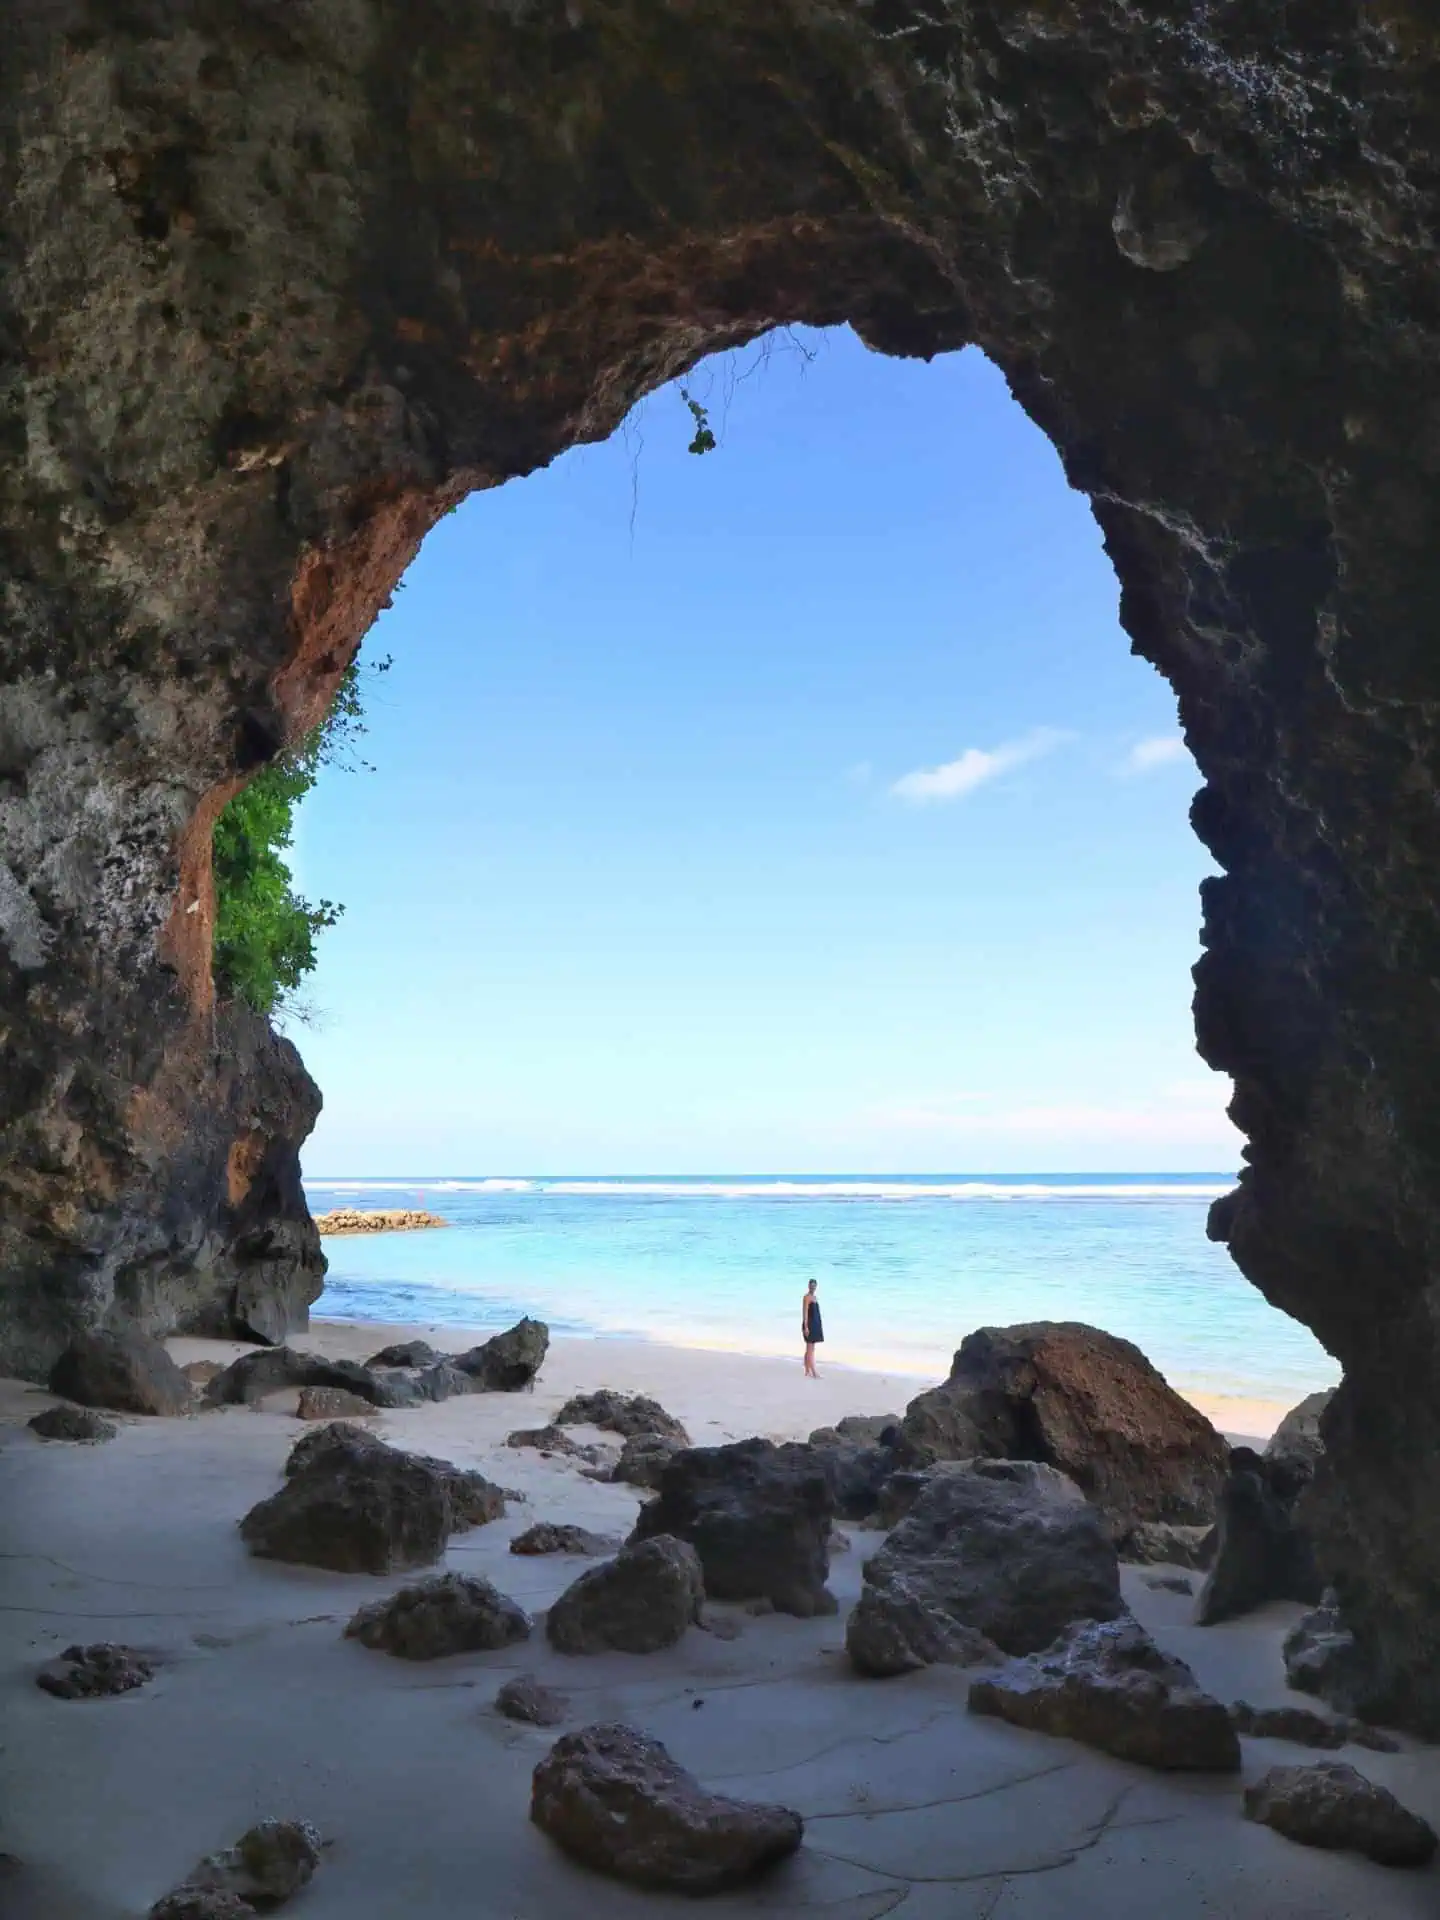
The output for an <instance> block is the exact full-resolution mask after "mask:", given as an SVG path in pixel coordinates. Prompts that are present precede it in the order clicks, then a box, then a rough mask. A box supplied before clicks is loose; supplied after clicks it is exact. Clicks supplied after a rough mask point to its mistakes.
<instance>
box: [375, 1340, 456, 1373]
mask: <svg viewBox="0 0 1440 1920" xmlns="http://www.w3.org/2000/svg"><path fill="white" fill-rule="evenodd" d="M440 1357H441V1356H440V1355H439V1354H438V1353H437V1352H436V1351H435V1349H434V1347H432V1346H431V1344H430V1342H429V1341H428V1340H399V1341H397V1342H396V1343H395V1345H394V1346H390V1347H381V1349H380V1351H379V1352H378V1353H372V1354H371V1356H370V1358H369V1359H368V1360H367V1361H366V1362H365V1364H366V1366H367V1367H433V1366H434V1365H435V1364H436V1362H437V1361H438V1360H439V1359H440Z"/></svg>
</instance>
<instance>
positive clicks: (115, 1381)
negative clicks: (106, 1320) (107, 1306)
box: [50, 1327, 195, 1414]
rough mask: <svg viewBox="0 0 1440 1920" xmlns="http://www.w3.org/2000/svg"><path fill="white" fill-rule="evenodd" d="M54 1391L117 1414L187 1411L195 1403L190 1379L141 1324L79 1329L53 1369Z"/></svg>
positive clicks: (177, 1412)
mask: <svg viewBox="0 0 1440 1920" xmlns="http://www.w3.org/2000/svg"><path fill="white" fill-rule="evenodd" d="M50 1391H51V1392H52V1393H58V1394H61V1395H63V1396H64V1398H65V1399H67V1400H77V1401H79V1403H80V1405H81V1406H82V1407H109V1408H112V1409H113V1410H114V1411H115V1412H116V1413H154V1414H179V1413H189V1412H190V1410H191V1408H192V1407H193V1406H194V1404H195V1393H194V1389H193V1388H192V1387H191V1385H190V1382H189V1381H188V1380H187V1379H186V1378H185V1376H184V1374H183V1373H181V1371H180V1369H179V1368H178V1367H177V1366H176V1364H175V1362H174V1361H173V1360H172V1359H171V1358H170V1356H169V1354H168V1353H167V1352H166V1351H165V1349H164V1347H162V1346H161V1344H160V1342H159V1341H158V1340H152V1339H151V1337H150V1335H149V1334H147V1333H142V1332H141V1331H140V1329H139V1328H138V1327H121V1328H120V1329H119V1330H118V1331H116V1332H111V1331H108V1330H105V1329H102V1330H100V1331H98V1332H94V1333H77V1334H76V1336H75V1338H74V1339H73V1340H72V1341H71V1342H70V1344H69V1346H68V1347H67V1348H66V1349H65V1351H64V1353H62V1354H61V1356H60V1358H59V1359H58V1360H57V1361H56V1362H55V1365H54V1366H53V1367H52V1368H51V1370H50Z"/></svg>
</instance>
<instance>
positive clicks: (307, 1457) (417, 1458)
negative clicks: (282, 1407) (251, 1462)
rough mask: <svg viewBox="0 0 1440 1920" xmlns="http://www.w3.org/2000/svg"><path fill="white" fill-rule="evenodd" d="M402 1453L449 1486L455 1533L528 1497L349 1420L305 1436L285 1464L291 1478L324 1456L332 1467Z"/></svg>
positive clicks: (484, 1521) (481, 1523)
mask: <svg viewBox="0 0 1440 1920" xmlns="http://www.w3.org/2000/svg"><path fill="white" fill-rule="evenodd" d="M397 1454H398V1455H399V1456H400V1457H401V1458H402V1459H405V1460H409V1461H412V1462H413V1463H415V1464H416V1465H418V1466H421V1467H424V1468H426V1469H427V1470H428V1471H429V1472H430V1473H431V1474H433V1475H434V1476H435V1478H436V1479H437V1480H439V1481H440V1482H441V1484H442V1485H443V1486H444V1488H445V1491H446V1493H447V1494H448V1495H449V1498H450V1505H451V1509H452V1514H451V1531H452V1532H454V1533H464V1532H466V1531H467V1530H468V1529H469V1528H471V1527H483V1526H486V1525H488V1523H489V1522H490V1521H491V1520H499V1519H500V1518H501V1517H502V1516H503V1515H504V1512H505V1503H506V1501H507V1500H520V1501H523V1500H524V1498H525V1496H524V1495H523V1494H520V1493H509V1492H507V1491H506V1489H505V1488H504V1487H497V1486H496V1485H495V1484H494V1482H493V1481H490V1480H487V1479H486V1478H485V1475H484V1474H483V1473H477V1472H474V1471H472V1470H471V1469H469V1468H467V1467H457V1466H456V1465H455V1464H454V1462H453V1461H450V1460H437V1459H435V1458H434V1457H433V1456H432V1455H430V1454H428V1453H408V1452H404V1451H403V1450H402V1449H400V1448H397V1447H392V1446H391V1445H390V1443H389V1442H388V1441H386V1440H383V1439H381V1437H380V1435H379V1434H378V1433H372V1432H371V1431H370V1429H369V1428H368V1427H357V1426H356V1425H354V1423H353V1422H352V1421H349V1420H335V1421H331V1422H330V1424H329V1425H328V1426H324V1427H317V1428H315V1429H314V1430H313V1431H312V1432H310V1433H305V1434H302V1435H301V1436H300V1438H299V1439H298V1440H297V1441H296V1442H295V1444H294V1446H293V1447H292V1448H291V1449H290V1454H289V1458H288V1459H287V1460H286V1462H285V1477H286V1479H287V1480H290V1479H294V1478H295V1476H296V1475H297V1474H301V1473H304V1472H306V1471H307V1470H308V1469H309V1468H311V1467H313V1466H314V1465H315V1464H316V1463H317V1462H318V1461H321V1460H329V1461H330V1462H331V1464H332V1465H334V1464H336V1463H337V1462H339V1461H341V1460H344V1461H346V1462H348V1463H349V1464H351V1465H352V1466H356V1467H362V1466H363V1462H364V1461H365V1460H366V1459H371V1458H375V1457H377V1456H379V1457H390V1458H394V1457H395V1456H396V1455H397Z"/></svg>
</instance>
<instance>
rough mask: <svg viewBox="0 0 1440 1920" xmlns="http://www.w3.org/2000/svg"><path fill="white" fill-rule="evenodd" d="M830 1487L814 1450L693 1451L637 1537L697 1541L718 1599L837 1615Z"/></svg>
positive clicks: (664, 1476) (762, 1443) (672, 1473)
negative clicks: (832, 1587) (833, 1591)
mask: <svg viewBox="0 0 1440 1920" xmlns="http://www.w3.org/2000/svg"><path fill="white" fill-rule="evenodd" d="M834 1512H835V1502H834V1496H833V1495H832V1493H831V1491H830V1482H829V1480H828V1479H827V1478H826V1476H825V1473H824V1471H823V1470H822V1469H821V1468H820V1467H819V1466H817V1464H816V1461H815V1456H814V1454H813V1453H812V1451H811V1449H810V1448H809V1447H805V1446H799V1445H786V1446H779V1447H777V1446H775V1445H774V1444H773V1443H772V1442H771V1441H769V1440H738V1441H736V1442H735V1443H734V1444H733V1445H731V1446H727V1447H688V1448H685V1449H683V1450H682V1451H681V1452H679V1453H677V1454H676V1455H675V1456H674V1457H673V1458H672V1459H671V1460H670V1461H669V1463H668V1464H667V1465H666V1467H665V1468H664V1470H663V1472H662V1473H661V1475H660V1491H659V1494H658V1496H657V1498H655V1499H654V1500H652V1501H651V1502H650V1504H649V1505H648V1506H646V1507H644V1508H642V1509H641V1512H640V1517H639V1519H638V1520H637V1521H636V1523H635V1532H634V1534H633V1535H632V1538H633V1539H635V1540H648V1539H651V1538H653V1537H654V1536H655V1535H656V1534H661V1533H668V1534H673V1535H674V1536H675V1537H676V1539H679V1540H688V1541H689V1542H690V1544H691V1545H692V1546H693V1547H694V1549H695V1551H696V1552H697V1553H698V1554H699V1556H700V1563H701V1565H702V1567H703V1568H704V1570H705V1591H706V1593H708V1594H709V1596H710V1598H711V1599H712V1600H759V1599H767V1600H769V1601H771V1602H772V1603H773V1604H774V1606H775V1607H776V1608H777V1609H778V1610H779V1611H780V1612H781V1613H793V1614H798V1615H800V1616H801V1618H808V1617H809V1616H810V1615H812V1614H817V1613H833V1612H834V1611H835V1600H834V1597H833V1595H832V1594H831V1593H830V1591H829V1589H828V1588H827V1586H826V1585H825V1582H826V1580H827V1579H828V1577H829V1573H830V1527H831V1523H832V1520H833V1518H834Z"/></svg>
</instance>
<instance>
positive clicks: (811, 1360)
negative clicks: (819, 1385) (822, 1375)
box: [805, 1340, 815, 1380]
mask: <svg viewBox="0 0 1440 1920" xmlns="http://www.w3.org/2000/svg"><path fill="white" fill-rule="evenodd" d="M805 1371H806V1373H807V1374H808V1375H809V1376H810V1378H811V1379H812V1380H813V1379H814V1378H815V1342H814V1341H813V1340H807V1341H806V1342H805Z"/></svg>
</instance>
